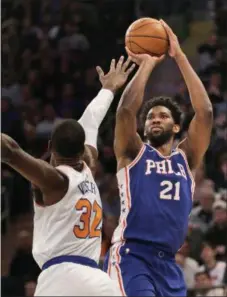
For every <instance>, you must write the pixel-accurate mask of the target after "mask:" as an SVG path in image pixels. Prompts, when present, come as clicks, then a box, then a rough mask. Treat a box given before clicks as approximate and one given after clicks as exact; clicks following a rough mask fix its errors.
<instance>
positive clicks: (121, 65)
mask: <svg viewBox="0 0 227 297" xmlns="http://www.w3.org/2000/svg"><path fill="white" fill-rule="evenodd" d="M130 62H131V59H130V58H128V59H127V61H125V62H124V57H123V56H121V57H120V59H119V61H118V62H117V63H116V61H115V59H112V61H111V64H110V70H109V72H108V73H106V74H104V72H103V70H102V68H101V67H100V66H97V67H96V70H97V72H98V75H99V80H100V82H101V84H102V87H103V88H104V89H109V90H111V91H112V92H114V93H115V92H116V91H117V90H118V89H120V88H121V87H122V86H123V85H124V84H125V83H126V81H127V79H128V76H129V74H130V73H131V72H132V71H133V69H134V68H135V66H136V65H135V64H132V65H131V66H130V67H129V64H130Z"/></svg>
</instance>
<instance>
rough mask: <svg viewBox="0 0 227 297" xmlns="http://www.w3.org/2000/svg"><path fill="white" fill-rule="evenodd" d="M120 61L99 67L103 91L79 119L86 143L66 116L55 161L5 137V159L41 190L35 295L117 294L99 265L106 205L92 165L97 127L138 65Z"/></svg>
mask: <svg viewBox="0 0 227 297" xmlns="http://www.w3.org/2000/svg"><path fill="white" fill-rule="evenodd" d="M122 61H123V58H120V60H119V62H118V63H117V65H116V66H115V61H114V60H113V61H112V63H111V67H110V71H109V73H107V74H106V75H104V73H103V71H102V70H101V68H100V67H99V68H98V69H97V71H98V73H99V77H100V80H101V82H102V85H103V89H102V90H101V92H100V93H99V94H98V96H97V97H96V98H95V99H94V100H93V101H92V102H91V104H90V105H89V106H88V107H87V109H86V110H85V113H84V114H83V116H82V118H81V119H80V123H81V124H83V125H84V127H85V132H86V142H85V132H84V129H83V128H82V126H81V124H80V123H79V122H77V121H76V120H73V119H68V120H64V121H62V122H60V123H59V124H58V125H57V126H56V127H55V129H54V130H53V132H52V135H51V140H50V143H49V148H50V151H51V161H50V162H51V164H48V163H47V162H45V161H43V160H40V159H35V158H33V157H32V156H30V155H29V154H27V153H26V152H25V151H23V150H22V149H21V148H20V147H19V145H18V144H17V143H16V142H15V141H14V140H13V139H12V138H11V137H9V136H7V135H5V134H2V135H1V149H2V161H3V162H5V163H7V164H8V165H9V166H11V167H12V168H14V169H15V170H16V171H18V172H19V173H20V174H21V175H23V176H24V177H25V178H26V179H28V180H29V181H31V183H32V184H33V185H34V186H35V187H36V188H38V189H39V190H40V192H41V193H42V195H41V196H42V201H41V203H39V204H37V201H35V203H34V210H35V215H34V239H33V255H34V258H35V260H36V261H37V263H38V264H39V266H40V268H42V272H41V274H40V276H39V279H38V284H37V289H36V293H35V296H114V295H118V291H117V288H116V287H115V286H114V285H113V283H114V282H113V281H112V280H111V279H110V278H109V276H108V275H107V274H106V273H104V272H103V271H101V270H100V269H98V265H97V262H98V261H99V256H100V251H101V227H102V205H101V199H100V195H99V190H98V188H97V185H96V183H95V181H94V179H93V176H92V173H91V170H90V168H92V169H94V167H93V165H92V163H93V164H94V161H95V159H96V158H97V150H96V141H97V134H98V126H99V124H100V123H101V121H102V119H103V118H104V116H105V113H106V112H107V110H108V108H109V105H110V103H111V101H112V99H113V95H114V93H115V91H116V90H117V89H118V88H120V87H121V86H122V85H123V84H124V83H125V82H126V80H127V77H128V75H129V73H130V72H131V71H132V70H133V68H134V66H133V65H132V66H131V67H130V68H128V66H129V62H130V59H128V60H127V61H126V62H125V63H122ZM85 143H87V144H88V146H86V148H85ZM85 154H86V160H87V163H85V162H84V161H83V159H84V155H85ZM89 167H90V168H89ZM39 202H40V201H39Z"/></svg>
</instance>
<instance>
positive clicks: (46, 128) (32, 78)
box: [1, 0, 227, 296]
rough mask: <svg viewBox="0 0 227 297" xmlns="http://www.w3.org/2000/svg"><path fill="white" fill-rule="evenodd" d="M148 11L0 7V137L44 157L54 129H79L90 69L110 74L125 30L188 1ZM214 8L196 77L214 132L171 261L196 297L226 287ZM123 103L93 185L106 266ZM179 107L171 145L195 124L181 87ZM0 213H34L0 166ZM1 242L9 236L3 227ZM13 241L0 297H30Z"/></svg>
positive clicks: (38, 4)
mask: <svg viewBox="0 0 227 297" xmlns="http://www.w3.org/2000/svg"><path fill="white" fill-rule="evenodd" d="M148 2H149V1H132V2H130V1H123V0H122V1H121V4H120V9H119V3H118V1H102V0H99V1H67V0H64V1H61V0H55V1H49V0H42V1H41V0H18V1H16V0H15V1H2V7H3V9H2V11H3V12H2V15H3V19H2V89H1V91H2V96H1V107H2V132H3V133H6V134H8V135H10V136H11V137H13V138H14V139H15V140H16V141H17V142H18V143H19V144H20V145H21V147H22V148H23V149H25V150H26V151H27V152H28V153H30V154H32V155H34V156H36V157H41V156H42V155H43V154H44V153H45V152H46V150H47V141H48V138H49V136H50V133H51V130H52V128H53V126H54V125H55V124H56V122H57V121H58V120H59V119H62V118H75V119H78V118H79V117H80V116H81V114H82V113H83V110H84V109H85V107H86V106H87V104H88V103H89V102H90V101H91V100H92V98H94V97H95V96H96V94H97V93H98V91H99V90H100V87H101V85H100V83H99V81H98V77H97V74H96V71H95V66H96V65H101V66H102V67H104V69H105V70H107V68H108V65H109V63H110V61H111V59H112V58H113V57H115V58H117V57H119V56H120V55H121V54H125V52H124V34H125V32H126V29H127V28H128V26H129V24H130V23H131V22H132V21H133V20H135V19H136V18H138V16H142V15H144V13H145V14H146V15H147V16H151V17H156V18H159V17H160V16H161V17H163V16H168V15H169V14H171V9H173V7H174V9H175V11H174V12H176V11H177V12H178V13H181V11H182V9H183V6H182V5H179V3H180V4H182V3H184V4H186V3H187V2H190V1H177V0H176V1H174V3H175V6H174V5H173V7H172V8H171V7H169V5H168V3H169V2H170V1H165V0H163V1H151V2H152V5H153V6H152V5H151V2H150V6H149V5H148ZM198 2H199V1H198ZM213 2H214V4H215V6H214V13H215V16H214V21H215V24H216V26H215V29H214V30H213V32H211V34H210V38H209V40H207V42H206V43H204V44H201V45H200V46H199V47H198V61H199V63H198V65H197V66H198V67H197V70H198V74H199V75H200V77H201V79H202V81H203V83H204V85H205V86H206V89H207V92H208V94H209V96H210V99H211V101H212V104H213V108H214V128H213V132H212V138H211V144H210V147H209V150H208V152H207V154H206V157H205V158H204V163H203V164H201V167H200V168H199V169H198V171H197V174H196V190H195V195H194V207H193V210H192V212H191V215H190V224H189V230H188V236H187V238H186V240H185V243H184V245H183V246H182V248H181V249H180V250H179V252H178V253H177V255H176V261H177V262H178V264H179V265H180V266H181V267H182V268H183V270H184V274H185V281H186V284H187V287H188V289H189V293H190V292H192V290H193V289H194V288H197V289H198V290H197V291H196V293H195V292H193V294H194V295H193V296H195V294H196V296H204V295H203V294H206V296H212V295H213V296H224V295H223V294H224V293H223V288H221V287H218V286H222V285H224V284H226V283H227V265H226V261H227V60H226V55H225V53H226V40H225V34H226V32H227V21H226V20H227V17H226V16H227V7H226V6H225V1H221V0H217V1H213ZM132 3H133V5H132ZM149 11H150V12H149ZM151 11H152V13H151ZM164 87H165V86H164ZM164 90H165V89H164ZM119 97H120V93H119V94H118V95H117V96H116V99H115V100H114V103H113V105H112V107H111V109H110V111H109V112H108V115H107V116H106V118H105V120H104V122H103V124H102V126H101V128H100V133H99V139H98V147H99V153H100V154H99V163H98V170H97V175H96V181H97V184H98V186H99V189H100V193H101V197H102V201H103V207H104V227H103V250H102V258H103V256H104V255H105V252H106V250H107V249H108V247H109V245H110V239H111V235H112V232H113V230H114V228H115V227H116V225H117V222H118V217H119V213H120V204H119V196H118V189H117V184H116V177H115V172H116V160H115V157H114V153H113V127H114V116H115V109H116V105H117V103H118V99H119ZM175 99H176V100H177V102H178V103H179V104H180V106H181V108H182V110H183V111H184V121H183V130H182V132H181V134H180V135H179V138H178V139H176V143H177V142H178V141H179V140H180V139H181V138H183V137H184V135H185V131H186V130H187V128H188V125H189V123H190V120H191V118H192V116H193V111H192V108H191V105H190V98H189V95H188V92H187V89H186V86H185V84H184V83H181V84H179V85H178V86H177V88H176V91H175ZM3 198H5V199H3ZM6 204H9V206H10V207H9V209H10V213H9V216H10V218H11V220H12V221H13V220H14V219H15V218H16V217H17V216H18V215H21V214H22V215H23V214H26V213H29V212H32V200H31V189H30V185H29V183H28V182H27V181H26V180H25V179H23V178H22V177H21V176H20V175H18V174H16V173H15V172H14V171H12V170H11V169H10V168H9V167H7V166H5V165H2V200H1V206H2V212H4V210H5V209H6V207H7V205H6ZM2 232H3V234H6V233H7V228H6V226H5V222H4V220H2ZM15 236H16V237H15ZM14 237H15V238H17V243H18V249H17V251H16V253H15V255H14V257H13V259H12V261H11V263H10V267H9V272H8V276H4V277H2V288H3V289H4V290H5V292H7V293H5V294H6V295H5V296H7V295H8V296H15V294H16V295H17V296H19V295H21V296H22V295H23V296H32V294H33V291H34V288H35V284H36V280H37V276H38V274H39V273H40V270H39V268H38V267H37V265H36V263H35V262H34V260H33V258H32V254H31V235H30V234H29V231H27V230H21V231H20V232H19V233H18V234H16V235H15V234H14ZM3 240H4V235H3ZM215 286H217V288H211V287H215ZM204 287H208V288H207V289H206V290H205V291H203V294H202V293H200V291H199V289H201V288H204ZM201 294H202V295H201Z"/></svg>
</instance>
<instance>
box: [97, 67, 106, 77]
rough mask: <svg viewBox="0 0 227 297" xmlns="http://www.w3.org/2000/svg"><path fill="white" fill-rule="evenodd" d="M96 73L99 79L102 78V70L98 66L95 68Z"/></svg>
mask: <svg viewBox="0 0 227 297" xmlns="http://www.w3.org/2000/svg"><path fill="white" fill-rule="evenodd" d="M96 71H97V73H98V75H99V77H102V76H104V72H103V70H102V68H101V67H100V66H97V67H96Z"/></svg>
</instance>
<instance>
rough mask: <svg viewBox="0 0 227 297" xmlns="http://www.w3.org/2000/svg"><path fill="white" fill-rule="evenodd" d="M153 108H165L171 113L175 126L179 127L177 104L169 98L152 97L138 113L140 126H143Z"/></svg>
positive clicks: (179, 119) (179, 115)
mask: <svg viewBox="0 0 227 297" xmlns="http://www.w3.org/2000/svg"><path fill="white" fill-rule="evenodd" d="M155 106H165V107H166V108H168V109H169V110H170V111H171V114H172V117H173V119H174V122H175V124H177V125H181V114H182V112H181V109H180V107H179V105H178V104H177V102H176V101H175V100H174V99H172V98H170V97H154V98H151V99H150V100H148V101H147V102H146V103H145V104H144V106H143V107H142V110H141V113H140V124H141V127H143V126H144V124H145V122H146V118H147V114H148V112H149V111H150V110H151V108H153V107H155Z"/></svg>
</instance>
